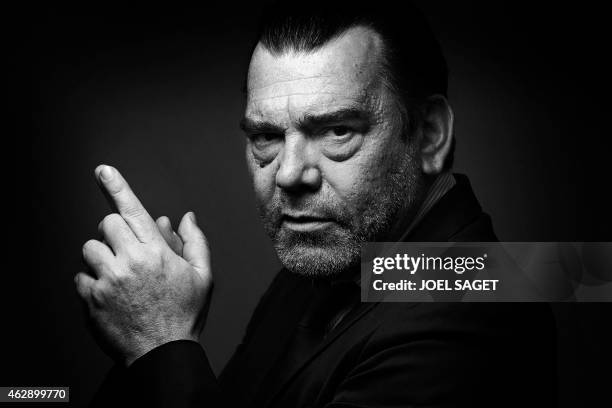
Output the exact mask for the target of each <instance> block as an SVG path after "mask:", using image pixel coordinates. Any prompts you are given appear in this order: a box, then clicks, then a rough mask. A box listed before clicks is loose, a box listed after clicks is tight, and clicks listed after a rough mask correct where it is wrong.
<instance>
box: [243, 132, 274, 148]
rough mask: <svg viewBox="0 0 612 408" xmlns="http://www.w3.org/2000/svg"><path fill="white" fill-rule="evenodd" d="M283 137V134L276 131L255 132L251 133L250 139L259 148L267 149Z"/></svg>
mask: <svg viewBox="0 0 612 408" xmlns="http://www.w3.org/2000/svg"><path fill="white" fill-rule="evenodd" d="M281 137H282V136H281V135H278V134H275V133H254V134H251V135H249V139H250V140H251V142H253V144H254V145H255V147H256V148H258V149H265V148H266V147H268V146H270V145H271V144H274V143H276V142H278V141H280V139H281Z"/></svg>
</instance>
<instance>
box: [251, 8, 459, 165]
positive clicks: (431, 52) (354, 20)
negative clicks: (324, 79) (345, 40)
mask: <svg viewBox="0 0 612 408" xmlns="http://www.w3.org/2000/svg"><path fill="white" fill-rule="evenodd" d="M357 26H364V27H368V28H371V29H372V30H374V31H375V32H376V33H377V34H378V35H380V36H381V38H382V41H383V47H384V50H383V61H382V64H383V66H382V68H383V72H382V74H383V75H384V77H385V79H386V83H387V84H388V86H389V88H390V89H391V91H393V93H394V94H395V95H396V97H397V98H398V101H399V103H400V107H401V108H402V113H403V121H404V124H405V125H406V124H407V126H406V127H405V132H404V133H407V134H408V135H409V134H411V133H412V130H413V129H414V126H415V125H416V124H417V123H419V122H420V107H421V106H422V104H421V102H422V101H423V100H424V99H425V98H427V97H428V96H431V95H435V94H438V95H444V96H446V95H447V87H448V69H447V65H446V60H445V58H444V55H443V53H442V50H441V47H440V44H439V43H438V41H437V39H436V37H435V36H434V34H433V32H432V30H431V28H430V26H429V23H428V22H427V19H426V18H425V17H424V16H423V14H422V13H421V12H420V10H418V9H417V8H416V7H414V6H413V5H412V4H411V3H410V2H408V1H404V2H401V6H399V5H398V4H397V3H396V4H393V2H391V1H389V0H377V1H374V0H370V1H368V2H364V1H359V0H335V1H334V0H309V1H308V2H307V3H299V4H298V3H297V2H293V1H277V2H274V3H273V4H270V5H269V6H268V7H267V8H266V9H265V10H264V14H263V20H262V24H261V27H260V32H259V37H258V39H259V42H260V43H261V44H262V45H263V46H264V47H265V48H266V49H267V50H269V51H270V52H271V53H273V54H282V53H285V52H288V51H298V52H299V51H302V52H308V51H315V50H317V49H319V48H320V47H322V46H323V45H325V44H326V43H327V42H329V41H331V40H333V39H334V38H336V37H338V36H339V35H341V34H342V33H344V32H345V31H347V30H348V29H350V28H353V27H357ZM454 147H455V141H454V139H453V142H452V145H451V151H450V152H449V155H448V156H447V158H446V162H445V164H444V167H445V168H447V169H448V168H450V167H451V166H452V163H453V155H454V154H453V153H454Z"/></svg>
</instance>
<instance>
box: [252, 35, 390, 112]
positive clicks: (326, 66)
mask: <svg viewBox="0 0 612 408" xmlns="http://www.w3.org/2000/svg"><path fill="white" fill-rule="evenodd" d="M382 45H383V43H382V40H381V38H380V36H379V35H378V34H377V33H376V32H374V31H373V30H371V29H369V28H367V27H361V26H360V27H353V28H351V29H349V30H347V31H345V32H344V33H343V34H342V35H340V36H338V37H337V38H335V39H333V40H331V41H330V42H329V43H327V44H325V45H324V46H323V47H321V48H319V49H317V50H314V51H309V52H295V51H291V50H289V51H287V52H284V53H282V54H272V53H270V51H268V50H267V49H265V48H264V47H263V46H262V45H261V44H260V45H258V46H257V48H256V50H255V52H254V53H253V59H252V61H251V66H250V69H249V80H248V96H249V99H250V100H253V101H257V100H261V99H262V98H275V97H282V96H287V95H298V94H300V95H308V94H316V93H326V92H329V93H338V94H339V95H344V96H346V97H357V96H358V95H356V94H358V93H360V92H364V91H372V88H373V86H374V85H377V84H378V83H379V82H380V81H379V75H378V73H379V71H380V69H379V68H380V62H381V61H382V60H381V58H380V57H381V56H382V55H381V52H382V51H383V49H382Z"/></svg>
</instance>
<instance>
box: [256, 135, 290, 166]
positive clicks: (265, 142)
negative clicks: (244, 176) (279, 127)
mask: <svg viewBox="0 0 612 408" xmlns="http://www.w3.org/2000/svg"><path fill="white" fill-rule="evenodd" d="M247 137H248V140H249V144H250V146H251V147H250V150H251V152H252V154H253V157H254V158H255V160H256V161H257V162H259V165H260V166H262V167H263V166H265V165H267V164H268V163H270V162H271V161H273V160H274V158H275V157H276V156H277V155H278V153H279V151H280V150H281V148H282V146H283V140H284V136H283V135H282V134H278V133H272V132H265V133H264V132H262V133H251V134H249V135H248V136H247Z"/></svg>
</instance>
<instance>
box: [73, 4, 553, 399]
mask: <svg viewBox="0 0 612 408" xmlns="http://www.w3.org/2000/svg"><path fill="white" fill-rule="evenodd" d="M446 76H447V74H446V67H445V63H444V59H443V57H442V55H441V52H440V50H439V47H438V45H437V43H436V41H435V40H434V38H433V36H432V35H431V33H430V31H429V29H428V27H427V25H426V24H425V22H424V20H423V18H422V17H421V16H420V14H419V13H418V12H417V11H416V10H413V9H405V10H403V11H401V12H400V11H399V10H393V9H392V8H390V7H385V6H384V5H382V4H377V5H376V7H375V8H373V7H364V6H359V5H357V4H355V3H354V2H350V3H345V4H335V5H334V6H333V7H332V6H330V5H329V4H325V3H324V2H317V1H315V2H310V3H308V4H307V5H305V6H303V7H296V9H294V8H293V7H291V6H282V5H280V4H279V5H276V6H275V7H273V8H271V9H270V10H268V11H267V13H266V21H265V22H264V24H263V28H262V31H261V34H260V37H259V41H258V43H257V45H256V46H255V48H254V51H253V54H252V58H251V63H250V66H249V71H248V78H247V82H246V99H247V100H246V109H245V115H244V118H243V120H242V122H241V127H242V129H243V130H244V132H245V134H246V136H247V142H246V158H247V163H248V167H249V170H250V174H251V177H252V179H253V184H254V187H255V194H256V198H257V202H258V205H259V210H260V213H261V217H262V220H263V223H264V227H265V229H266V231H267V232H268V234H269V235H270V237H271V239H272V242H273V245H274V247H275V249H276V252H277V254H278V257H279V259H280V260H281V262H282V264H283V266H284V268H283V270H282V271H280V272H279V274H278V275H277V276H276V278H275V279H274V281H273V283H272V284H271V286H270V288H269V289H268V290H267V292H266V293H265V295H264V296H263V298H262V299H261V301H260V303H259V305H258V306H257V308H256V310H255V312H254V314H253V317H252V319H251V321H250V323H249V325H248V328H247V331H246V334H245V336H244V339H243V341H242V343H241V344H240V346H239V347H238V349H237V351H236V353H235V354H234V356H233V357H232V359H231V360H230V362H229V363H228V365H227V366H226V368H225V369H224V371H223V373H222V374H221V376H220V377H219V378H218V379H217V378H215V376H214V374H213V373H212V370H211V369H210V366H209V364H208V362H207V358H206V354H205V352H204V350H203V349H202V348H201V346H200V345H199V343H198V339H199V334H200V332H201V330H202V328H203V326H204V324H205V318H206V309H207V304H208V302H209V299H210V295H211V289H212V278H211V267H210V262H209V253H208V246H207V242H206V238H205V236H204V234H203V233H202V231H201V230H200V229H199V228H198V226H197V223H196V219H195V216H194V215H193V213H188V214H186V215H185V216H184V217H183V219H182V221H181V223H180V225H179V227H178V230H177V232H176V233H175V232H174V231H173V230H172V227H171V225H170V224H169V221H168V220H167V218H164V217H162V218H160V219H158V220H157V222H155V221H154V220H153V219H152V218H151V217H150V216H149V214H148V213H147V212H146V210H145V208H144V207H143V206H142V204H141V203H140V202H139V201H138V199H137V197H136V196H135V195H134V193H133V192H132V191H131V189H130V187H129V186H128V185H127V183H126V181H125V179H123V177H122V176H121V174H120V173H119V172H118V171H117V170H116V169H114V168H112V167H109V166H100V167H98V168H97V169H96V177H97V180H98V181H99V183H100V184H101V186H102V188H103V190H104V191H105V192H106V194H107V196H108V197H109V199H110V202H111V204H112V205H113V206H114V207H115V208H116V213H113V214H111V215H109V216H107V217H106V218H105V219H104V220H103V221H102V222H101V224H100V232H101V234H102V236H103V237H104V239H103V241H95V240H91V241H88V242H87V243H86V244H85V246H84V247H83V255H84V259H85V261H86V263H87V265H88V267H89V270H90V274H85V273H79V274H78V275H77V276H76V278H75V282H76V286H77V290H78V292H79V294H80V295H81V296H82V298H83V299H84V301H85V303H86V305H87V309H88V311H89V317H90V321H91V324H92V330H93V332H94V334H95V336H96V338H97V339H98V340H99V342H100V344H101V345H102V347H103V348H104V349H105V350H106V351H107V352H108V353H109V354H110V355H111V356H113V357H114V359H115V360H116V361H117V363H118V364H117V366H116V367H115V368H114V369H113V371H112V372H111V373H110V375H109V376H108V378H107V379H106V381H105V383H104V384H103V386H102V388H101V390H100V391H99V393H98V395H97V396H96V398H95V400H94V405H97V406H111V405H113V404H117V403H120V402H126V401H127V402H128V403H132V404H135V405H139V406H140V405H142V406H185V407H192V406H194V407H195V406H201V407H210V406H224V407H225V406H227V407H249V406H266V407H305V406H317V407H404V406H435V407H438V406H484V405H488V406H515V405H518V404H520V405H523V406H524V405H533V406H551V405H553V404H554V395H555V390H554V359H555V348H554V338H553V337H552V333H553V332H554V328H553V326H552V323H551V316H550V314H549V313H548V311H547V309H546V308H545V307H540V306H541V305H521V304H477V305H473V304H461V303H455V304H444V303H433V304H429V303H428V304H418V303H361V302H360V299H359V273H358V271H359V262H360V259H359V255H360V245H361V243H363V242H367V241H495V240H496V237H495V234H494V232H493V230H492V226H491V222H490V218H489V217H488V216H487V215H486V214H484V213H483V212H482V210H481V208H480V206H479V204H478V202H477V200H476V198H475V196H474V194H473V193H472V191H471V188H470V185H469V182H468V181H467V178H466V177H465V176H462V175H453V174H451V173H450V171H449V168H450V166H451V165H452V155H453V121H454V118H453V112H452V110H451V107H450V105H449V104H448V102H447V99H446V97H445V94H446V82H447V78H446Z"/></svg>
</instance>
